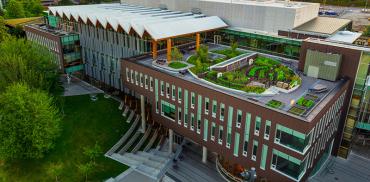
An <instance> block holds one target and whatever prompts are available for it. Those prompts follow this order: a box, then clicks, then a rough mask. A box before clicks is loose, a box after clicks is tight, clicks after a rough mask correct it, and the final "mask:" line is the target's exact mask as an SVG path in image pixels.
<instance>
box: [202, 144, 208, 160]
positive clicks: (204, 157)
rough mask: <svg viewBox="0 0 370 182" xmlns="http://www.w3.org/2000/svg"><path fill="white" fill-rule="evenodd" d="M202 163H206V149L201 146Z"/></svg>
mask: <svg viewBox="0 0 370 182" xmlns="http://www.w3.org/2000/svg"><path fill="white" fill-rule="evenodd" d="M202 162H203V163H207V147H205V146H203V156H202Z"/></svg>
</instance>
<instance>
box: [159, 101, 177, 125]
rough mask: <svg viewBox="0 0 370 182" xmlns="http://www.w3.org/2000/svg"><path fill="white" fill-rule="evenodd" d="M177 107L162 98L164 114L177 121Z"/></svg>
mask: <svg viewBox="0 0 370 182" xmlns="http://www.w3.org/2000/svg"><path fill="white" fill-rule="evenodd" d="M175 112H176V107H175V105H172V104H170V103H168V102H166V101H163V100H162V116H165V117H167V118H169V119H171V120H173V121H175Z"/></svg>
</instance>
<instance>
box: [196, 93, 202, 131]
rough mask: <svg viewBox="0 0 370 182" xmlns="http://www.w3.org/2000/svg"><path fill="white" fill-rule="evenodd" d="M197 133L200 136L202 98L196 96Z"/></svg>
mask: <svg viewBox="0 0 370 182" xmlns="http://www.w3.org/2000/svg"><path fill="white" fill-rule="evenodd" d="M197 106H198V113H197V133H198V134H200V122H201V119H202V96H201V95H198V105H197Z"/></svg>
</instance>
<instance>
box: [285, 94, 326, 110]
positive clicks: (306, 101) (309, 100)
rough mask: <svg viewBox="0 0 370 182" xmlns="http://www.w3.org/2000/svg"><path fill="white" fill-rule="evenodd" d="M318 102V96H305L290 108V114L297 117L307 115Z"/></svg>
mask: <svg viewBox="0 0 370 182" xmlns="http://www.w3.org/2000/svg"><path fill="white" fill-rule="evenodd" d="M318 100H319V99H318V96H316V95H314V94H311V93H307V94H305V95H304V96H302V97H300V98H299V99H298V100H297V102H296V103H295V105H294V106H293V107H292V108H290V109H289V111H288V112H290V113H292V114H295V115H302V114H305V113H307V112H308V111H309V110H310V109H311V108H312V107H313V106H314V105H315V104H316V103H317V102H318Z"/></svg>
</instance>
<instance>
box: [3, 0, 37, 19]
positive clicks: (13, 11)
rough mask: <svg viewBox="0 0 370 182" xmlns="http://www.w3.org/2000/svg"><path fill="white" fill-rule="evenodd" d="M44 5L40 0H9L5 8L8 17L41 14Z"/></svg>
mask: <svg viewBox="0 0 370 182" xmlns="http://www.w3.org/2000/svg"><path fill="white" fill-rule="evenodd" d="M43 11H44V7H43V6H42V4H41V1H40V0H9V1H8V2H7V4H6V6H5V9H4V12H3V14H4V17H5V18H7V19H12V18H24V17H36V16H41V15H42V12H43Z"/></svg>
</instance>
